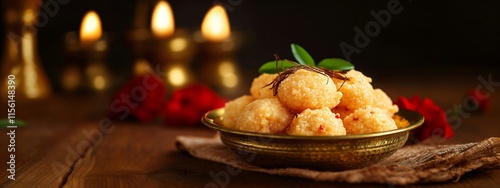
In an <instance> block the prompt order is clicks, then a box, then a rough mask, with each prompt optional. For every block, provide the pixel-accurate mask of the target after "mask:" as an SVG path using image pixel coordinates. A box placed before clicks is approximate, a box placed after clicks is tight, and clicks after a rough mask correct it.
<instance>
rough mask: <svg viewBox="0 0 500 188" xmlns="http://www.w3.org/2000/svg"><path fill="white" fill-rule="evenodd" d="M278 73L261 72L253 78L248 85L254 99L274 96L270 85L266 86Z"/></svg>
mask: <svg viewBox="0 0 500 188" xmlns="http://www.w3.org/2000/svg"><path fill="white" fill-rule="evenodd" d="M277 75H278V74H261V75H260V76H259V77H257V78H255V79H253V81H252V85H251V87H250V94H252V96H253V97H255V98H256V99H263V98H271V97H274V94H273V89H271V87H272V86H270V85H269V86H267V85H268V84H270V83H271V82H273V80H274V78H276V76H277Z"/></svg>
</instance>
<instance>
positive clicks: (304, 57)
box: [291, 43, 316, 66]
mask: <svg viewBox="0 0 500 188" xmlns="http://www.w3.org/2000/svg"><path fill="white" fill-rule="evenodd" d="M291 47H292V53H293V56H294V57H295V59H296V60H297V61H298V62H299V63H300V64H302V65H310V66H316V63H314V59H313V58H312V57H311V55H309V53H307V51H306V50H304V48H302V47H301V46H299V45H298V44H294V43H292V45H291Z"/></svg>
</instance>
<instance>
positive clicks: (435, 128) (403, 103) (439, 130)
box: [395, 96, 453, 141]
mask: <svg viewBox="0 0 500 188" xmlns="http://www.w3.org/2000/svg"><path fill="white" fill-rule="evenodd" d="M395 104H396V105H398V107H399V108H402V109H407V110H411V111H417V112H419V113H420V114H422V115H423V116H424V118H425V121H424V124H423V125H421V126H420V127H418V128H417V129H415V130H413V131H412V134H413V136H414V137H415V138H416V139H418V140H419V141H423V140H425V139H426V138H433V139H436V138H438V139H443V138H444V139H448V138H451V137H453V129H452V128H451V126H450V124H449V123H448V120H447V117H446V113H445V112H444V111H443V109H441V108H440V107H439V106H437V105H436V104H435V103H434V102H433V101H432V100H431V99H429V98H425V99H424V100H421V99H420V97H418V96H414V97H412V98H411V99H407V98H405V97H400V98H399V99H398V100H397V101H396V102H395Z"/></svg>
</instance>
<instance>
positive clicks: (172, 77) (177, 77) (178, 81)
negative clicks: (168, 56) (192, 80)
mask: <svg viewBox="0 0 500 188" xmlns="http://www.w3.org/2000/svg"><path fill="white" fill-rule="evenodd" d="M168 81H169V82H170V83H171V84H172V85H174V86H182V85H184V84H185V83H186V82H187V76H186V71H185V70H184V69H183V68H182V67H178V66H176V67H172V68H171V69H170V71H169V72H168Z"/></svg>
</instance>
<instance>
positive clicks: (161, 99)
mask: <svg viewBox="0 0 500 188" xmlns="http://www.w3.org/2000/svg"><path fill="white" fill-rule="evenodd" d="M165 94H166V89H165V86H164V84H163V82H162V81H161V79H160V78H159V77H158V76H155V75H153V74H148V75H144V76H139V77H135V78H133V79H132V80H130V81H129V82H128V83H127V84H126V85H125V86H123V87H122V88H121V89H120V90H119V91H118V92H116V94H115V95H114V96H113V97H112V99H111V101H112V102H111V109H110V112H109V117H110V118H113V119H118V118H119V119H122V120H123V119H124V118H123V117H124V116H125V115H126V111H129V112H130V115H131V116H133V117H135V118H136V119H137V120H139V121H142V122H151V121H153V120H154V119H155V118H156V117H158V115H159V114H160V113H161V112H162V111H163V108H164V106H165Z"/></svg>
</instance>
